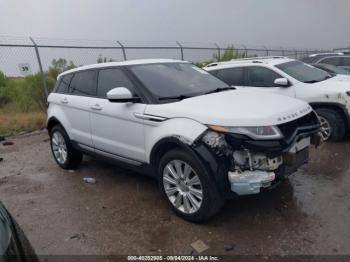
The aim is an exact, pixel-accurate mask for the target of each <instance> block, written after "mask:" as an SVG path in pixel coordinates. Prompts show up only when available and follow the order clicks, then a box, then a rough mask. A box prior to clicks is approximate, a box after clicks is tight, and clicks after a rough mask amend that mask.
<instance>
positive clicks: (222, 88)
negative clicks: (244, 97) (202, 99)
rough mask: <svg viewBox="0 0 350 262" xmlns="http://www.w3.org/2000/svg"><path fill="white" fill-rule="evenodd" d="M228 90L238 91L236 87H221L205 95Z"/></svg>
mask: <svg viewBox="0 0 350 262" xmlns="http://www.w3.org/2000/svg"><path fill="white" fill-rule="evenodd" d="M227 90H236V88H235V87H233V86H227V87H219V88H216V89H214V90H210V91H208V92H206V93H204V94H205V95H208V94H212V93H219V92H222V91H227Z"/></svg>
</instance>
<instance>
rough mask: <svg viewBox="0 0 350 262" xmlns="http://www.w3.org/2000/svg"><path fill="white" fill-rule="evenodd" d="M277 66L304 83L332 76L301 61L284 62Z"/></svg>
mask: <svg viewBox="0 0 350 262" xmlns="http://www.w3.org/2000/svg"><path fill="white" fill-rule="evenodd" d="M276 67H277V68H279V69H280V70H282V71H283V72H285V73H286V74H288V75H290V76H291V77H293V78H295V79H296V80H299V81H300V82H304V83H315V82H319V81H323V80H326V79H328V78H330V77H331V76H330V75H329V74H328V73H327V72H325V71H323V70H320V69H318V68H316V67H313V66H311V65H308V64H304V63H302V62H299V61H291V62H286V63H282V64H279V65H276Z"/></svg>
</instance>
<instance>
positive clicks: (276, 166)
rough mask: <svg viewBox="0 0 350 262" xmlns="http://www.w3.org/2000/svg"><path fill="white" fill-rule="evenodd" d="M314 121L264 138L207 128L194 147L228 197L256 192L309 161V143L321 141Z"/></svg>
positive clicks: (316, 123)
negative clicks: (277, 137) (268, 138)
mask: <svg viewBox="0 0 350 262" xmlns="http://www.w3.org/2000/svg"><path fill="white" fill-rule="evenodd" d="M311 119H312V118H311ZM315 121H316V122H313V123H312V124H310V125H301V124H300V123H297V125H295V129H294V131H293V130H292V131H293V132H291V128H288V127H285V128H286V130H288V132H290V135H288V136H286V135H284V138H283V139H279V140H266V141H262V140H253V139H251V138H249V137H246V136H242V135H237V134H232V133H218V132H214V131H212V130H210V129H209V130H208V131H207V132H206V133H205V134H203V136H202V137H201V139H200V141H199V143H197V145H196V146H195V149H196V151H197V153H199V154H200V155H201V156H202V159H204V160H205V161H206V162H207V164H209V166H210V167H211V169H212V171H213V174H214V175H213V176H214V178H215V179H216V182H217V183H218V185H219V189H220V190H221V191H222V192H224V195H225V196H227V198H232V197H233V196H237V195H250V194H257V193H259V192H260V191H261V189H262V188H269V187H272V186H273V185H275V184H277V183H278V182H279V181H281V180H283V179H284V178H286V177H287V176H289V175H290V174H292V173H294V172H296V171H297V169H298V168H299V167H300V166H302V165H303V164H305V163H306V162H307V161H308V158H309V147H310V145H315V146H316V147H317V146H318V145H319V144H320V143H321V136H320V134H319V123H318V120H317V118H316V120H315ZM205 148H206V149H205Z"/></svg>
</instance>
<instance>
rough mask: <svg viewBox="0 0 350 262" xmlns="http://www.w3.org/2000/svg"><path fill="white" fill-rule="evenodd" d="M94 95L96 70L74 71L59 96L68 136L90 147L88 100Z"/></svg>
mask: <svg viewBox="0 0 350 262" xmlns="http://www.w3.org/2000/svg"><path fill="white" fill-rule="evenodd" d="M95 95H96V71H95V70H87V71H80V72H76V73H74V75H72V79H71V81H70V84H69V87H68V90H67V92H66V93H65V94H63V95H62V96H61V98H60V103H61V104H62V108H63V110H64V115H65V118H66V119H67V121H68V123H69V124H68V126H67V128H69V130H67V131H68V133H69V134H70V138H71V139H72V140H74V141H76V142H78V143H79V144H82V145H85V146H88V147H91V148H92V139H91V132H90V107H89V105H90V100H91V98H92V97H94V96H95Z"/></svg>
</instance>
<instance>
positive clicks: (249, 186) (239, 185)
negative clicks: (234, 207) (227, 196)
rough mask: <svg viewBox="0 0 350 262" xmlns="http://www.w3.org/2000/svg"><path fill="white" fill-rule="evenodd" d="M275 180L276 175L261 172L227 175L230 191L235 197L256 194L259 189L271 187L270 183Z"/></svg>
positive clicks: (230, 173) (236, 172)
mask: <svg viewBox="0 0 350 262" xmlns="http://www.w3.org/2000/svg"><path fill="white" fill-rule="evenodd" d="M275 178H276V174H275V173H274V172H267V171H261V170H253V171H243V172H238V171H235V172H229V173H228V180H229V182H230V184H231V190H232V191H233V192H235V193H236V194H237V195H251V194H258V193H260V189H261V188H265V187H269V186H271V182H272V181H273V180H275Z"/></svg>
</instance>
